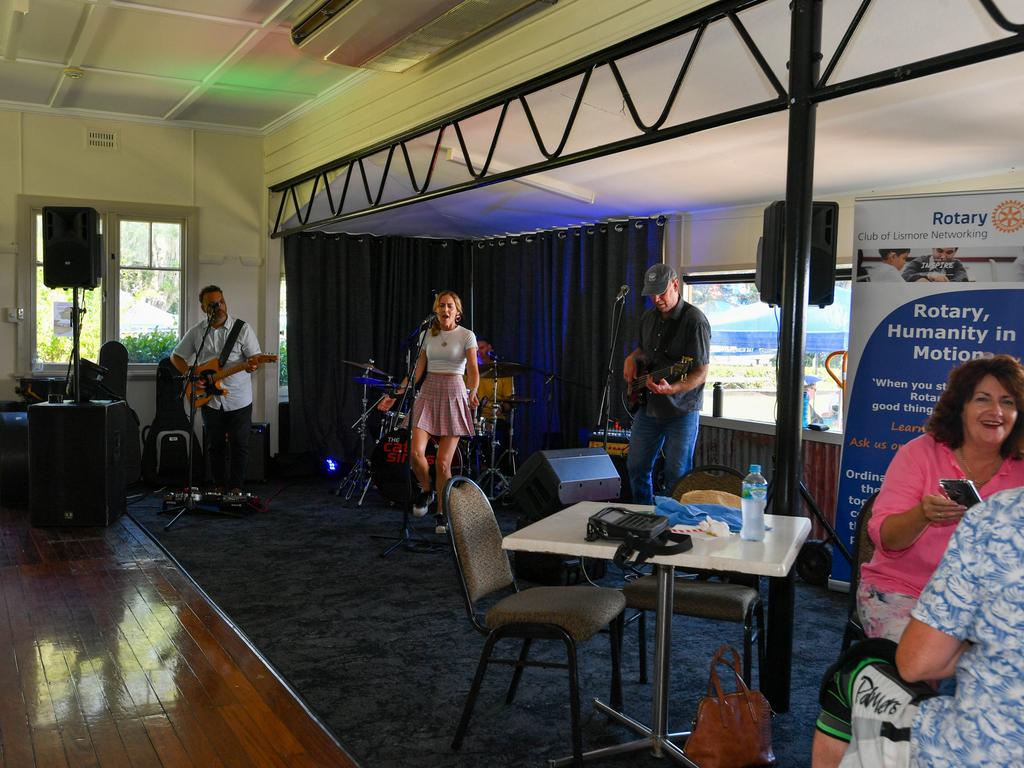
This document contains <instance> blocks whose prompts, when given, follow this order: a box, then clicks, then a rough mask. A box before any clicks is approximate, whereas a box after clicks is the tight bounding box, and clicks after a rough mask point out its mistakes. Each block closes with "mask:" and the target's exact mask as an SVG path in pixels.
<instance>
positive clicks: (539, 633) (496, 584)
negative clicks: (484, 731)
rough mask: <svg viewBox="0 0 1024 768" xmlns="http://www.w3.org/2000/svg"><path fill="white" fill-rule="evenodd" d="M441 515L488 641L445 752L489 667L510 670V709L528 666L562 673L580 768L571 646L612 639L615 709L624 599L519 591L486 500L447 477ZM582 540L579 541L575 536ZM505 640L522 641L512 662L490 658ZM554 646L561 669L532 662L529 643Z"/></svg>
mask: <svg viewBox="0 0 1024 768" xmlns="http://www.w3.org/2000/svg"><path fill="white" fill-rule="evenodd" d="M442 495H443V498H444V509H445V510H446V513H447V515H448V535H449V538H450V539H451V543H452V553H453V555H454V559H455V566H456V572H457V574H458V577H459V583H460V584H461V586H462V596H463V599H464V600H465V604H466V611H467V613H468V614H469V620H470V622H471V623H472V625H473V627H474V629H476V630H477V631H479V632H480V633H481V634H483V635H485V636H486V637H487V640H486V641H485V642H484V647H483V650H482V651H481V653H480V661H479V663H478V664H477V668H476V674H475V676H474V677H473V684H472V686H471V688H470V691H469V696H468V697H467V699H466V704H465V707H464V708H463V710H462V718H461V720H460V721H459V725H458V728H457V729H456V731H455V738H454V739H453V741H452V749H459V747H460V746H461V745H462V739H463V737H464V736H465V735H466V730H467V729H468V727H469V719H470V716H471V714H472V712H473V705H474V704H475V702H476V697H477V694H478V693H479V692H480V685H481V683H482V682H483V677H484V672H485V671H486V670H487V666H488V665H489V664H508V665H511V666H512V667H513V668H514V672H513V673H512V680H511V682H510V683H509V686H508V692H507V694H506V697H505V701H506V703H508V704H511V703H512V701H513V699H514V698H515V694H516V688H517V687H518V685H519V679H520V677H521V676H522V673H523V669H524V668H525V667H528V666H536V667H554V668H558V669H568V671H569V696H570V702H569V704H570V713H571V715H570V716H571V721H572V751H573V758H574V762H575V763H576V764H577V765H579V766H582V765H583V740H582V736H581V734H580V702H579V680H578V675H577V661H576V644H577V643H579V642H582V641H584V640H589V639H590V638H591V637H593V636H594V635H596V634H598V633H599V632H600V631H601V630H602V629H604V628H605V627H608V628H609V629H610V633H609V634H610V637H611V656H612V690H611V704H612V706H613V707H614V708H616V709H619V708H621V705H622V679H621V675H620V664H619V658H620V652H621V648H622V619H623V617H622V611H623V609H624V608H625V605H626V598H625V597H624V596H623V594H622V592H620V591H619V590H616V589H603V588H600V587H589V586H574V587H535V588H533V589H527V590H524V591H522V592H520V591H519V589H518V587H517V585H516V582H515V578H514V576H513V575H512V569H511V567H510V565H509V562H508V557H507V555H506V553H505V552H504V550H502V548H501V530H500V529H499V528H498V522H497V520H495V517H494V511H493V510H492V509H491V505H490V502H489V501H488V500H487V496H486V494H484V492H483V491H482V490H481V489H480V487H479V486H478V485H477V484H476V483H474V482H473V481H472V480H470V479H468V478H465V477H461V476H459V477H453V478H452V479H451V480H449V481H448V483H447V485H446V486H445V488H444V491H443V494H442ZM581 535H582V534H581ZM501 590H510V591H511V594H509V595H508V596H506V597H503V598H502V599H500V600H499V601H498V602H497V603H495V604H494V605H492V606H491V608H490V609H489V610H487V612H486V613H485V614H484V615H483V616H481V615H480V614H479V613H478V612H477V608H476V606H477V603H478V602H479V601H480V600H481V599H482V598H484V597H486V596H488V595H491V594H493V593H495V592H498V591H501ZM506 638H516V639H519V640H522V646H521V648H520V651H519V656H518V658H510V659H502V658H496V657H494V656H492V653H493V650H494V646H495V645H496V644H497V643H498V642H499V641H500V640H504V639H506ZM538 639H541V640H558V641H560V642H561V643H563V644H564V645H565V652H566V663H558V662H545V661H532V660H530V658H529V653H530V646H531V644H532V643H533V641H534V640H538Z"/></svg>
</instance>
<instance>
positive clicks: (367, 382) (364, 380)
mask: <svg viewBox="0 0 1024 768" xmlns="http://www.w3.org/2000/svg"><path fill="white" fill-rule="evenodd" d="M352 381H354V382H355V383H356V384H362V385H364V386H367V387H390V386H391V382H390V381H381V380H380V379H371V378H370V377H369V376H355V377H353V379H352Z"/></svg>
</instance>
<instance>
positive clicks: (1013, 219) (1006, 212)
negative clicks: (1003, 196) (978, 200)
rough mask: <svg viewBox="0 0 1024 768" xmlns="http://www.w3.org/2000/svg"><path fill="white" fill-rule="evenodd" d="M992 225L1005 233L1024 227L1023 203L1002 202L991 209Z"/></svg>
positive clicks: (1017, 201)
mask: <svg viewBox="0 0 1024 768" xmlns="http://www.w3.org/2000/svg"><path fill="white" fill-rule="evenodd" d="M992 225H993V226H994V227H995V228H996V229H998V230H999V231H1000V232H1006V233H1011V232H1016V231H1018V230H1019V229H1021V228H1022V227H1024V203H1022V202H1021V201H1020V200H1003V202H1001V203H1000V204H999V205H997V206H996V207H995V208H993V209H992Z"/></svg>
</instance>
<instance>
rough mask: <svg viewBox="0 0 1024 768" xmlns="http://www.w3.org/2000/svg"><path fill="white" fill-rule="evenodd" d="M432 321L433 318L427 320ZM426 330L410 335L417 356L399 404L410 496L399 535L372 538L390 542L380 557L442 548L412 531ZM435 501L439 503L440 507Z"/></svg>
mask: <svg viewBox="0 0 1024 768" xmlns="http://www.w3.org/2000/svg"><path fill="white" fill-rule="evenodd" d="M429 319H430V320H433V317H431V318H429ZM427 327H429V326H428V324H427V321H426V320H424V321H423V322H422V323H420V326H419V328H417V329H416V330H415V331H413V333H412V334H411V335H410V338H413V337H415V338H416V353H415V354H414V355H413V356H412V359H411V360H410V361H409V366H408V368H407V369H406V375H405V381H406V385H405V392H404V393H403V394H402V399H401V400H400V401H399V402H398V411H399V413H401V412H402V409H403V408H404V406H405V404H406V402H407V401H408V403H409V411H408V413H409V434H408V436H407V437H406V442H405V457H404V458H405V462H404V463H405V469H406V472H407V473H408V476H409V496H408V498H406V500H405V504H403V505H402V531H401V533H400V534H399V535H398V536H397V537H395V536H371V537H370V538H373V539H385V540H387V541H393V542H394V543H393V544H391V545H390V546H388V547H387V548H386V549H385V550H384V551H383V552H381V553H380V556H381V557H387V556H388V555H390V554H391V553H392V552H394V551H395V550H396V549H398V548H399V547H401V548H402V549H404V550H406V551H407V552H438V551H440V549H442V548H443V547H440V546H439V545H437V544H435V543H434V542H432V541H428V540H427V539H424V538H423V537H422V536H419V535H417V533H416V531H415V530H414V529H413V527H412V519H413V515H412V502H413V497H414V496H415V493H414V492H413V483H414V482H415V477H416V476H415V475H414V474H413V471H412V429H413V425H412V412H413V410H414V409H415V408H416V398H417V396H418V395H417V392H416V382H415V381H414V380H413V379H414V378H415V376H416V361H417V360H419V359H420V352H421V351H422V350H423V345H424V343H425V342H426V340H427V331H426V328H427ZM423 375H424V376H426V375H427V372H426V368H424V370H423ZM440 501H441V500H440V499H438V503H440Z"/></svg>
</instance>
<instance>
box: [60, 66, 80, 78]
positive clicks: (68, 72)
mask: <svg viewBox="0 0 1024 768" xmlns="http://www.w3.org/2000/svg"><path fill="white" fill-rule="evenodd" d="M64 77H69V78H71V79H72V80H80V79H82V78H83V77H85V70H84V69H82V68H81V67H64Z"/></svg>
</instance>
